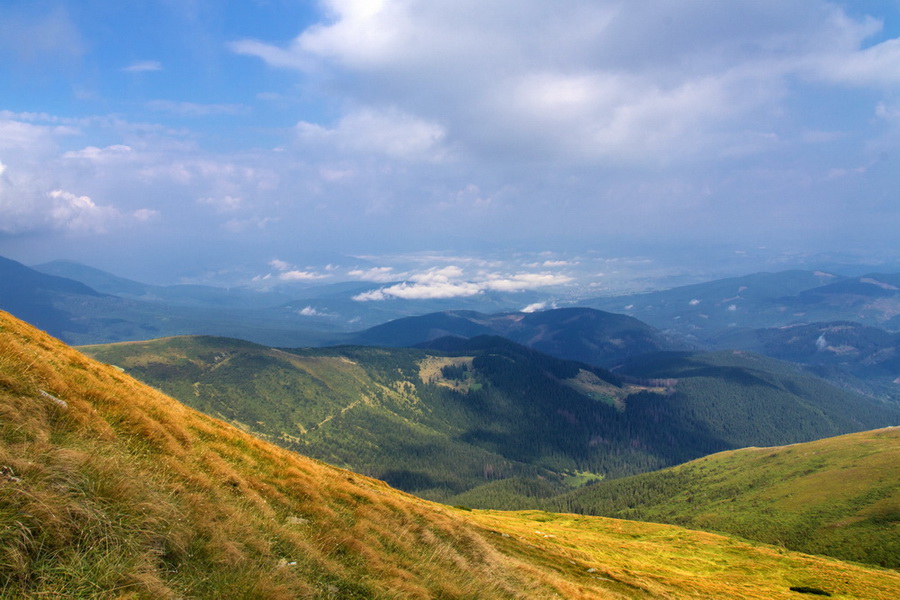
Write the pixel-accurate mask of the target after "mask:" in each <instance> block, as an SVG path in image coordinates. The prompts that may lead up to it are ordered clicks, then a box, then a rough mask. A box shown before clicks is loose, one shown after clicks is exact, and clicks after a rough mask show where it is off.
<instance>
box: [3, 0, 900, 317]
mask: <svg viewBox="0 0 900 600" xmlns="http://www.w3.org/2000/svg"><path fill="white" fill-rule="evenodd" d="M898 190H900V2H898V1H897V0H882V1H875V0H859V1H853V2H849V1H848V2H824V1H820V0H729V1H728V2H725V1H722V0H679V1H677V2H675V1H672V0H627V1H626V0H616V1H613V0H555V1H553V2H549V1H547V0H479V1H477V2H475V1H473V0H321V1H318V2H312V1H310V2H306V1H301V0H243V1H241V0H231V1H228V2H221V1H219V0H130V1H129V2H118V1H115V0H0V255H2V256H6V257H8V258H13V259H15V260H19V261H21V262H24V263H26V264H37V263H40V262H44V261H48V260H53V259H68V260H76V261H80V262H83V263H86V264H89V265H92V266H95V267H99V268H102V269H106V270H109V271H112V272H114V273H116V274H119V275H124V276H130V277H132V278H135V279H139V280H142V281H151V282H160V283H166V282H169V283H171V282H176V281H209V282H219V283H227V284H234V285H237V284H242V283H247V282H251V281H255V282H257V283H259V282H265V281H269V282H272V281H285V282H295V283H297V282H300V283H304V282H305V283H309V284H313V283H316V284H319V283H328V282H332V281H338V280H342V279H343V280H347V279H351V280H352V279H354V278H356V279H367V280H369V281H375V282H379V281H383V282H384V283H385V287H383V288H375V289H373V294H374V295H373V296H371V297H368V298H366V300H370V301H375V300H378V294H379V293H380V294H382V297H384V295H385V294H388V295H390V294H392V293H395V294H399V295H403V294H405V295H406V296H404V297H410V298H411V297H427V296H428V295H429V294H440V293H444V294H448V295H451V296H452V295H453V294H458V295H471V294H475V293H481V292H483V291H485V290H491V289H511V290H520V289H522V290H524V289H538V288H543V287H548V286H555V285H556V286H558V285H575V284H584V285H588V283H587V280H586V279H585V278H586V277H587V278H588V279H589V278H590V276H593V277H594V281H593V284H596V281H602V280H600V279H598V278H600V277H602V276H603V275H604V274H608V273H610V272H611V271H610V264H611V263H612V264H613V269H614V268H615V265H616V264H619V265H622V264H625V263H627V262H629V261H631V263H632V264H643V265H645V268H644V270H643V271H642V273H643V275H642V276H646V277H651V276H652V274H653V273H654V272H657V271H658V273H665V274H666V275H672V274H673V273H674V271H672V268H674V267H672V265H673V264H674V263H677V262H678V261H683V263H684V264H685V265H687V264H688V263H691V264H695V265H697V264H702V263H703V262H704V261H709V262H710V263H711V262H714V261H715V260H718V261H720V263H721V264H726V263H727V264H728V265H732V267H729V268H738V267H733V265H735V264H737V265H739V264H740V260H743V259H745V258H746V257H748V256H755V257H758V258H759V260H757V261H755V262H753V265H752V266H753V267H754V268H756V267H758V266H759V265H764V266H765V265H766V264H771V265H775V266H777V265H788V266H791V265H793V264H800V263H803V261H806V263H807V264H809V261H810V260H812V259H811V258H810V257H814V256H832V257H833V256H837V255H841V256H851V257H857V259H859V260H869V261H870V262H873V263H876V262H877V261H879V260H886V259H894V260H896V258H897V255H898V254H900V245H898V239H900V236H898V233H897V232H898V231H900V201H898ZM617 261H618V262H617ZM735 261H737V262H735ZM767 261H768V262H767ZM576 266H578V268H576ZM747 266H748V268H750V263H749V262H748V263H747ZM685 268H686V267H685ZM655 270H657V271H655ZM388 284H390V285H388ZM441 290H443V291H441ZM398 297H399V296H398Z"/></svg>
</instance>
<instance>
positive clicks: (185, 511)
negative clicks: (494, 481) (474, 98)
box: [0, 313, 900, 600]
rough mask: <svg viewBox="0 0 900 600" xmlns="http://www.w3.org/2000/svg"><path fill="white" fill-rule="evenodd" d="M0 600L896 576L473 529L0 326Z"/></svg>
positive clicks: (572, 524) (793, 557)
mask: <svg viewBox="0 0 900 600" xmlns="http://www.w3.org/2000/svg"><path fill="white" fill-rule="evenodd" d="M0 414H2V415H3V418H2V419H0V524H2V527H0V557H2V559H0V560H2V561H3V562H2V564H3V569H2V570H0V598H4V599H10V600H12V599H13V598H17V599H18V598H35V599H36V598H46V597H57V598H97V599H100V598H114V597H115V598H134V599H151V598H152V599H158V598H172V599H174V598H272V599H277V598H322V599H329V598H335V599H337V598H340V599H354V598H357V599H362V598H367V599H368V598H371V599H376V600H378V599H387V598H393V599H397V598H410V599H426V598H445V599H448V600H449V599H462V598H476V597H477V598H485V599H489V600H490V599H494V598H497V599H500V598H503V599H525V598H529V599H530V598H536V599H541V600H543V599H547V600H550V599H557V598H560V599H561V598H567V599H573V600H587V599H595V598H622V597H628V598H644V597H667V598H674V599H681V598H710V597H728V598H773V599H775V600H781V599H784V600H787V599H790V598H795V597H796V594H797V592H803V591H805V592H810V593H829V594H834V595H839V596H840V597H843V598H858V599H868V600H882V599H884V600H887V599H890V598H893V597H895V592H896V590H897V588H898V586H900V576H898V575H897V574H896V573H893V572H889V571H884V570H876V569H871V568H866V567H863V566H860V565H854V564H850V563H844V562H839V561H835V560H829V559H825V558H817V557H811V556H804V555H799V554H793V553H790V552H783V551H777V550H775V549H773V548H771V547H766V546H760V545H756V544H752V543H749V542H745V541H740V540H736V539H731V538H727V537H722V536H717V535H712V534H706V533H700V532H693V531H688V530H685V529H681V528H678V527H672V526H663V525H654V524H645V523H632V522H627V521H612V520H607V519H603V518H598V517H579V516H573V515H554V514H550V513H544V512H539V513H536V512H523V513H506V512H491V511H468V510H462V509H454V508H449V507H444V506H440V505H435V504H431V503H428V502H425V501H422V500H419V499H417V498H414V497H411V496H408V495H406V494H403V493H400V492H397V491H396V490H393V489H391V488H390V487H388V486H387V485H385V484H384V483H382V482H379V481H375V480H371V479H368V478H366V477H363V476H360V475H356V474H352V473H349V472H347V471H342V470H340V469H336V468H333V467H329V466H327V465H323V464H322V463H319V462H317V461H314V460H310V459H307V458H304V457H302V456H299V455H296V454H293V453H291V452H287V451H285V450H282V449H279V448H277V447H275V446H272V445H271V444H268V443H265V442H263V441H260V440H258V439H255V438H253V437H251V436H249V435H247V434H245V433H243V432H241V431H239V430H237V429H235V428H233V427H230V426H228V425H226V424H224V423H222V422H221V421H218V420H216V419H212V418H209V417H206V416H203V415H202V414H200V413H198V412H195V411H193V410H191V409H188V408H186V407H184V406H183V405H181V404H179V403H177V402H176V401H174V400H172V399H171V398H168V397H166V396H164V395H162V394H160V393H159V392H157V391H155V390H153V389H151V388H149V387H146V386H144V385H142V384H140V383H138V382H136V381H135V380H133V379H131V378H130V377H128V376H127V375H125V374H123V373H121V372H120V371H119V370H117V369H115V368H113V367H109V366H106V365H102V364H100V363H97V362H94V361H92V360H90V359H87V358H86V357H84V356H83V355H81V354H79V353H78V352H75V351H74V350H72V349H71V348H69V347H67V346H65V345H63V344H61V343H60V342H58V341H57V340H55V339H53V338H51V337H49V336H47V335H46V334H43V333H41V332H39V331H37V330H36V329H34V328H33V327H30V326H28V325H26V324H24V323H22V322H21V321H18V320H16V319H14V318H12V317H11V316H9V315H8V314H6V313H0Z"/></svg>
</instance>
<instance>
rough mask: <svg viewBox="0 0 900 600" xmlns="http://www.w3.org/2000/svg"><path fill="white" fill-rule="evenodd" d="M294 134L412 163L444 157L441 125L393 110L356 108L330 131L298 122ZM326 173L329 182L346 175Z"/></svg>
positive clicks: (307, 139)
mask: <svg viewBox="0 0 900 600" xmlns="http://www.w3.org/2000/svg"><path fill="white" fill-rule="evenodd" d="M296 133H297V138H298V139H299V140H300V141H301V142H303V143H307V144H314V145H333V146H335V147H336V148H338V149H340V150H343V151H347V152H363V153H375V154H383V155H386V156H389V157H392V158H397V159H403V160H414V161H426V160H427V161H437V160H441V159H443V158H445V157H447V155H448V151H447V149H446V148H445V147H444V146H443V140H444V137H445V135H446V131H445V130H444V127H443V126H441V125H440V124H438V123H436V122H433V121H428V120H425V119H422V118H419V117H415V116H413V115H410V114H407V113H402V112H400V111H397V110H393V109H392V110H385V111H376V110H372V109H360V110H357V111H354V112H351V113H349V114H347V115H345V116H344V117H343V118H342V119H341V120H340V121H339V122H338V123H337V125H336V126H335V127H334V128H332V129H329V128H326V127H322V126H321V125H317V124H314V123H307V122H305V121H301V122H300V123H298V124H297V126H296ZM330 174H331V176H332V177H331V178H332V179H336V178H342V177H344V176H346V173H343V172H340V171H333V170H332V171H330Z"/></svg>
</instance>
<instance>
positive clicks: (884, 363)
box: [717, 321, 900, 400]
mask: <svg viewBox="0 0 900 600" xmlns="http://www.w3.org/2000/svg"><path fill="white" fill-rule="evenodd" d="M717 343H718V345H719V346H721V347H729V348H743V349H747V350H751V351H754V352H759V353H762V354H765V355H767V356H772V357H775V358H778V359H781V360H787V361H791V362H795V363H798V364H802V365H804V366H806V367H807V369H808V370H809V371H810V372H813V373H815V374H816V375H818V376H820V377H823V378H825V379H828V380H829V381H832V382H834V383H836V384H837V385H841V386H843V387H847V388H851V389H858V390H864V391H865V392H866V393H868V394H871V395H875V396H880V397H885V398H893V399H895V400H896V399H900V333H896V332H890V331H886V330H884V329H880V328H878V327H870V326H866V325H861V324H860V323H854V322H852V321H832V322H827V323H798V324H796V325H785V326H783V327H772V328H767V329H756V330H744V331H738V332H734V333H732V334H730V335H725V336H722V337H721V338H719V339H718V342H717Z"/></svg>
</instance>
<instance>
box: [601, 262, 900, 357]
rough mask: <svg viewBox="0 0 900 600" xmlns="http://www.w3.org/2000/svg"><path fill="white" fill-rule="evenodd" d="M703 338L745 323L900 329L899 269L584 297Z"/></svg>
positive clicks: (782, 275) (784, 274)
mask: <svg viewBox="0 0 900 600" xmlns="http://www.w3.org/2000/svg"><path fill="white" fill-rule="evenodd" d="M584 305H586V306H592V307H595V308H599V309H603V310H611V311H615V312H623V313H625V314H628V315H631V316H634V317H636V318H639V319H641V320H642V321H645V322H647V323H649V324H650V325H653V326H654V327H658V328H660V329H662V330H664V331H672V332H677V333H679V334H681V335H686V336H691V337H693V338H695V339H697V340H698V341H700V342H701V343H714V342H715V340H716V338H717V337H719V336H721V335H724V334H728V333H730V332H732V331H735V330H739V329H763V328H769V327H781V326H785V325H790V324H794V323H810V322H819V321H823V322H824V321H846V320H852V321H855V322H858V323H861V324H863V325H869V326H874V327H880V328H884V329H888V330H894V331H897V330H900V274H871V275H863V276H859V277H843V276H839V275H834V274H832V273H826V272H823V271H796V270H794V271H781V272H778V273H756V274H753V275H746V276H743V277H731V278H727V279H720V280H716V281H711V282H707V283H700V284H694V285H689V286H682V287H677V288H673V289H669V290H662V291H658V292H650V293H645V294H634V295H628V296H619V297H611V298H596V299H592V300H588V301H585V302H584Z"/></svg>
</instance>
